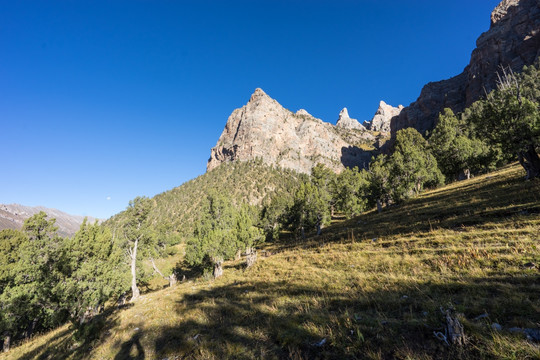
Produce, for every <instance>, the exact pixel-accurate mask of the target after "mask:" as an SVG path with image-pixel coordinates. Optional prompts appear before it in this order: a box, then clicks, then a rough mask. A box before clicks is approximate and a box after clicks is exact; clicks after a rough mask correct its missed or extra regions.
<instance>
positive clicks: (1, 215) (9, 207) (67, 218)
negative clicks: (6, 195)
mask: <svg viewBox="0 0 540 360" xmlns="http://www.w3.org/2000/svg"><path fill="white" fill-rule="evenodd" d="M40 211H43V212H45V213H46V214H47V215H48V218H49V219H50V218H55V219H56V226H58V234H59V235H60V236H73V235H74V234H75V233H76V232H77V231H78V230H79V228H80V226H81V224H82V223H83V220H84V219H85V218H87V219H88V222H90V223H93V222H94V221H96V220H97V221H101V219H97V218H94V217H91V216H81V215H72V214H68V213H66V212H64V211H61V210H58V209H52V208H47V207H44V206H25V205H20V204H0V230H3V229H16V230H18V229H21V228H22V226H23V224H24V221H25V220H26V219H28V218H29V217H31V216H33V215H35V214H37V213H39V212H40Z"/></svg>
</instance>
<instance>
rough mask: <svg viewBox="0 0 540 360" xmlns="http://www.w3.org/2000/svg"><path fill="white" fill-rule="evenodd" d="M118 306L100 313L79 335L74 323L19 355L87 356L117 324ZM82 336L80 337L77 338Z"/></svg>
mask: <svg viewBox="0 0 540 360" xmlns="http://www.w3.org/2000/svg"><path fill="white" fill-rule="evenodd" d="M132 306H133V304H126V305H123V306H122V307H121V309H120V311H123V310H125V309H128V308H130V307H132ZM117 311H118V310H117V308H116V307H111V308H108V309H106V310H105V311H104V312H103V313H101V314H98V315H96V316H94V317H93V318H92V320H91V321H89V322H88V323H86V324H85V325H84V327H82V328H80V329H79V334H78V335H77V333H76V330H74V329H73V325H71V326H70V327H69V328H67V329H66V330H64V331H61V332H60V333H58V334H56V335H55V336H54V337H52V338H51V339H49V340H48V341H47V343H45V344H43V345H41V346H39V347H37V348H35V349H32V350H30V351H28V352H26V353H24V354H22V355H20V356H19V357H18V359H20V360H35V359H38V360H45V359H64V358H67V357H70V358H71V359H76V360H77V359H83V358H87V357H88V354H89V353H90V350H91V349H92V348H93V347H95V345H96V343H97V342H99V341H100V337H105V336H106V333H107V331H108V330H110V329H111V328H114V327H115V326H116V325H117V322H116V320H114V319H113V315H115V314H117ZM75 337H80V339H75Z"/></svg>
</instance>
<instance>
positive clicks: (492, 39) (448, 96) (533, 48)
mask: <svg viewBox="0 0 540 360" xmlns="http://www.w3.org/2000/svg"><path fill="white" fill-rule="evenodd" d="M539 55H540V0H503V1H502V2H501V3H500V4H499V5H498V6H497V7H496V8H495V10H494V11H493V13H492V14H491V26H490V29H489V30H488V31H487V32H485V33H483V34H482V35H481V36H480V37H479V38H478V40H477V41H476V49H475V50H474V51H473V53H472V55H471V60H470V63H469V65H468V66H467V67H466V68H465V70H464V71H463V72H462V73H461V74H459V75H457V76H455V77H453V78H451V79H448V80H443V81H439V82H433V83H429V84H427V85H426V86H425V87H424V88H423V89H422V92H421V93H420V97H419V98H418V99H417V100H416V101H415V102H414V103H412V104H411V105H409V106H408V107H406V108H405V109H404V110H403V111H402V112H401V114H400V115H399V116H397V117H395V118H393V120H392V122H391V131H392V134H395V133H396V132H397V131H398V130H400V129H403V128H407V127H414V128H416V129H417V130H418V131H420V132H421V133H424V132H425V131H426V130H430V129H432V128H433V127H434V126H435V124H436V121H437V118H438V114H439V113H440V112H441V111H442V110H443V109H444V108H446V107H448V108H451V109H452V110H453V111H454V112H461V111H463V110H464V109H465V108H466V107H467V106H469V105H471V104H472V103H473V102H475V101H476V100H479V99H480V98H482V97H483V96H484V94H485V91H484V89H485V90H486V91H488V92H489V91H490V90H492V89H494V88H495V87H496V84H497V71H500V70H501V67H510V68H512V70H514V71H515V72H519V71H521V69H522V68H523V66H524V65H531V64H533V63H534V61H535V60H536V59H537V58H538V56H539Z"/></svg>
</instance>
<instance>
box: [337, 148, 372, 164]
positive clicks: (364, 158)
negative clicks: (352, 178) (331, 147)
mask: <svg viewBox="0 0 540 360" xmlns="http://www.w3.org/2000/svg"><path fill="white" fill-rule="evenodd" d="M372 156H373V152H372V151H370V150H362V149H361V148H359V147H358V146H343V147H342V148H341V158H340V160H341V164H343V166H345V167H347V168H350V169H352V168H354V167H355V166H356V167H358V168H359V169H367V168H368V167H369V162H370V161H371V157H372Z"/></svg>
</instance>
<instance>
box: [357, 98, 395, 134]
mask: <svg viewBox="0 0 540 360" xmlns="http://www.w3.org/2000/svg"><path fill="white" fill-rule="evenodd" d="M402 110H403V105H399V106H398V107H393V106H392V105H388V104H387V103H385V102H384V101H381V102H380V103H379V108H378V109H377V112H376V113H375V116H373V119H372V120H371V121H366V122H365V123H364V125H365V126H366V129H368V130H371V131H380V132H384V133H389V132H390V122H391V120H392V119H393V118H394V117H396V116H399V114H400V113H401V111H402Z"/></svg>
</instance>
